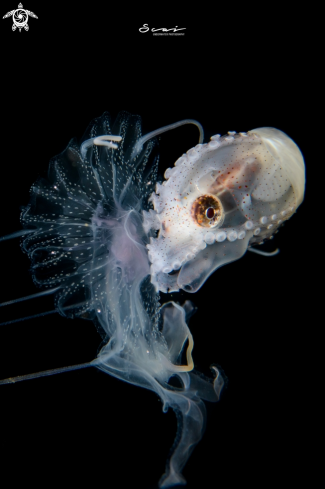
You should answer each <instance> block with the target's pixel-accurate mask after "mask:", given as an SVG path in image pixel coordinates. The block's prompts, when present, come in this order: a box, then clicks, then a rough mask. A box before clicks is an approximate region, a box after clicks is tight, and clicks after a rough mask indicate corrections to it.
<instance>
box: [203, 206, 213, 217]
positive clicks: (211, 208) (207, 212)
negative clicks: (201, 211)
mask: <svg viewBox="0 0 325 489" xmlns="http://www.w3.org/2000/svg"><path fill="white" fill-rule="evenodd" d="M205 214H206V216H207V218H208V219H212V218H213V217H214V209H213V207H209V208H208V209H207V210H206V212H205Z"/></svg>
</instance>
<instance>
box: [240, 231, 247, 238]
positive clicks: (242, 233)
mask: <svg viewBox="0 0 325 489" xmlns="http://www.w3.org/2000/svg"><path fill="white" fill-rule="evenodd" d="M245 236H246V233H245V231H240V232H239V233H238V239H244V238H245Z"/></svg>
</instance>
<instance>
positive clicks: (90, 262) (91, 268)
mask: <svg viewBox="0 0 325 489" xmlns="http://www.w3.org/2000/svg"><path fill="white" fill-rule="evenodd" d="M183 122H186V123H188V122H189V123H195V121H193V120H191V119H190V120H187V121H183ZM178 125H180V123H176V124H174V125H172V126H171V128H173V127H177V126H178ZM168 127H169V126H168ZM199 129H200V135H201V136H200V139H201V140H203V130H202V128H201V126H200V125H199ZM165 130H166V128H163V129H162V130H157V131H154V132H153V133H150V134H149V135H147V136H144V137H143V136H142V134H141V119H140V118H139V117H138V116H132V115H130V114H128V113H126V112H121V113H120V114H119V115H118V117H117V119H116V121H115V122H114V123H112V122H111V120H110V117H109V115H108V114H107V113H105V114H104V115H103V116H102V117H101V118H98V119H96V120H95V121H93V122H92V123H91V124H90V126H89V128H88V130H87V132H86V134H85V135H84V137H83V139H82V140H81V142H80V143H79V142H77V141H76V140H72V141H71V142H70V143H69V145H68V147H67V149H66V150H65V151H64V152H63V153H62V154H60V155H59V156H57V157H55V158H53V159H52V160H51V162H50V166H49V171H48V178H47V179H39V180H38V181H37V182H36V183H35V184H34V185H33V187H32V189H31V200H30V203H29V205H28V206H26V207H25V208H24V209H23V211H22V214H21V222H22V225H23V227H24V230H23V231H22V232H18V233H14V235H11V236H10V238H11V237H16V236H18V235H20V236H22V249H23V251H24V252H26V253H27V254H28V256H29V258H30V260H31V263H32V268H31V270H32V276H33V280H34V282H35V284H36V285H37V286H39V287H41V288H43V289H45V291H44V292H42V293H41V294H44V293H46V291H47V290H48V292H52V293H54V294H55V305H56V308H57V310H58V311H59V312H60V313H61V314H62V315H65V316H68V317H71V318H75V317H82V318H87V319H91V320H92V321H93V322H94V323H95V325H96V326H97V328H98V331H99V332H100V334H101V336H102V338H103V344H102V345H103V346H102V348H101V349H100V351H99V353H98V357H97V358H96V359H94V360H93V361H92V362H90V364H86V365H87V366H94V367H97V368H99V369H101V370H103V371H104V372H107V373H109V374H111V375H113V376H114V377H117V378H119V379H121V380H124V381H126V382H128V383H132V384H135V385H138V386H141V387H144V388H146V389H150V390H152V391H154V392H156V393H157V394H158V396H159V397H160V398H161V400H162V402H163V406H164V407H163V409H164V411H166V410H167V409H168V407H171V408H173V409H174V410H175V411H176V412H177V414H178V416H177V418H178V433H177V437H176V440H175V443H174V446H173V452H172V454H171V456H170V458H169V460H168V461H167V465H166V472H165V474H164V475H163V476H162V478H161V480H160V487H169V486H173V485H175V484H180V483H185V479H184V477H183V476H182V474H181V471H182V468H183V467H184V465H185V463H186V461H187V459H188V457H189V455H190V453H191V451H192V450H193V448H194V447H195V445H196V444H197V443H198V441H199V440H200V439H201V437H202V434H203V431H204V427H205V405H204V402H203V400H208V401H217V400H218V399H219V395H220V391H221V389H222V386H223V379H222V377H221V375H220V373H219V371H218V369H217V368H216V367H212V372H213V376H211V378H206V377H205V376H203V375H201V374H200V373H198V372H196V371H195V370H194V363H193V358H192V350H193V344H194V341H193V337H192V334H191V332H190V330H189V328H188V326H187V321H188V318H189V316H190V315H191V313H192V310H193V306H192V304H191V302H190V301H186V302H185V304H183V306H181V305H179V304H177V303H175V302H168V303H166V304H163V306H161V305H160V303H159V295H158V294H159V290H160V291H168V290H179V288H184V289H185V290H190V291H192V292H193V291H195V290H197V289H198V288H199V287H200V286H201V285H202V284H203V283H204V281H205V280H206V278H207V277H208V276H209V275H210V274H211V273H212V272H213V271H214V270H215V269H216V268H218V267H220V266H221V265H223V264H225V263H228V262H230V261H232V260H235V259H237V258H239V257H240V256H242V255H243V254H244V253H245V251H246V249H247V247H248V246H251V245H253V244H255V243H258V242H260V241H261V240H263V239H264V238H267V237H270V236H271V235H272V233H273V232H274V231H275V230H276V229H277V228H278V226H279V225H280V224H281V223H282V222H283V221H284V220H285V219H288V218H289V217H290V216H291V215H292V213H293V212H294V211H295V209H296V208H297V207H298V205H299V204H300V203H301V201H302V199H303V193H304V165H303V159H302V156H301V154H300V151H299V149H298V148H297V146H296V145H295V144H294V143H293V141H291V140H290V139H289V138H288V137H287V136H286V135H285V134H283V133H282V132H281V131H277V130H276V129H270V128H265V129H258V130H254V131H251V132H250V133H248V134H240V135H233V134H231V135H230V136H227V137H223V138H220V137H216V136H215V137H213V138H212V141H211V142H210V143H209V144H199V145H198V146H196V147H195V148H193V149H191V150H189V151H188V153H187V155H183V156H182V157H181V158H180V159H179V160H177V162H176V164H175V168H173V169H168V170H167V171H166V173H165V176H166V178H167V181H165V182H164V183H163V184H162V185H160V184H157V186H156V193H154V192H153V190H154V188H155V185H156V180H157V166H158V156H157V144H156V141H155V139H152V137H154V136H156V135H157V134H159V133H161V132H164V131H165ZM149 136H150V138H149ZM152 204H153V206H154V209H155V210H153V209H152V208H151V207H152ZM157 230H158V231H159V234H158V235H157ZM6 239H7V238H6ZM173 270H174V271H175V270H179V272H178V273H174V274H173V275H170V274H169V273H170V272H171V271H173ZM41 294H39V295H41ZM17 302H18V301H17ZM2 305H4V304H2ZM84 365H85V364H83V365H82V366H84ZM77 367H78V368H79V366H77ZM72 368H73V367H69V368H66V369H65V368H62V369H57V370H55V371H54V372H59V371H60V372H61V371H65V370H71V369H72ZM46 375H47V373H46ZM36 376H40V375H38V374H37V375H32V376H26V378H32V377H36ZM175 376H176V377H177V378H178V381H179V382H178V384H179V387H175V386H174V384H173V382H171V378H172V377H175ZM13 380H15V379H13ZM7 381H8V382H7ZM11 381H12V379H6V380H5V381H2V382H0V383H9V382H11ZM157 443H158V442H157ZM148 449H149V447H148Z"/></svg>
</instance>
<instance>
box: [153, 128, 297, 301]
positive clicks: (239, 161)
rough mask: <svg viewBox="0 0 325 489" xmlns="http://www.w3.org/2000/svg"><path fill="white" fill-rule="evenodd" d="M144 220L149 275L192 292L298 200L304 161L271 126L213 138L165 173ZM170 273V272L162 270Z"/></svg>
mask: <svg viewBox="0 0 325 489" xmlns="http://www.w3.org/2000/svg"><path fill="white" fill-rule="evenodd" d="M165 178H166V180H165V181H164V182H163V184H162V185H161V184H157V186H156V192H155V193H153V194H152V196H151V201H152V203H153V206H154V210H155V211H152V212H151V214H150V215H149V213H146V212H145V218H147V221H150V222H151V225H152V227H154V228H155V229H156V230H157V231H158V236H157V237H152V238H151V239H150V244H148V245H147V248H148V250H149V254H148V256H149V260H150V262H151V280H152V282H153V284H154V285H155V286H156V289H157V290H161V291H163V292H167V291H169V292H171V291H178V290H179V289H184V290H187V291H189V292H195V291H196V290H198V289H199V288H200V287H201V286H202V284H203V283H204V282H205V281H206V279H207V278H208V277H209V276H210V275H211V274H212V273H213V272H214V271H215V270H216V269H218V268H220V267H221V266H222V265H225V264H227V263H230V262H232V261H234V260H237V259H238V258H240V257H241V256H242V255H243V254H244V253H245V252H246V250H247V249H248V248H249V247H252V246H253V245H255V244H258V243H260V242H262V241H263V240H264V239H267V238H270V237H271V236H272V235H273V234H274V232H275V231H277V229H278V227H279V226H280V225H281V224H282V223H283V222H284V221H286V220H287V219H289V218H290V217H291V216H292V214H293V213H294V212H295V211H296V209H297V208H298V206H299V205H300V204H301V202H302V201H303V198H304V188H305V167H304V159H303V156H302V154H301V152H300V150H299V148H298V146H297V145H296V144H295V143H294V141H293V140H292V139H290V138H289V137H288V136H287V135H286V134H285V133H284V132H282V131H280V130H278V129H274V128H271V127H264V128H259V129H253V130H252V131H249V132H248V133H239V134H236V133H234V132H230V133H228V135H226V136H223V137H220V135H216V136H213V137H212V138H211V141H210V142H209V143H207V144H198V145H197V146H195V147H194V148H192V149H190V150H189V151H187V153H186V154H184V155H183V156H181V157H180V158H179V159H178V160H177V161H176V163H175V166H174V168H168V169H167V170H166V172H165ZM171 271H174V272H175V271H177V273H173V274H172V275H170V274H169V273H170V272H171Z"/></svg>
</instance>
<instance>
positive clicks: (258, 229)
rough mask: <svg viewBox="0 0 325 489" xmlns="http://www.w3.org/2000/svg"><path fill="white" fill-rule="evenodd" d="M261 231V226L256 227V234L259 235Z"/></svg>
mask: <svg viewBox="0 0 325 489" xmlns="http://www.w3.org/2000/svg"><path fill="white" fill-rule="evenodd" d="M260 232H261V228H256V229H255V231H254V236H257V235H258V234H260Z"/></svg>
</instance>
